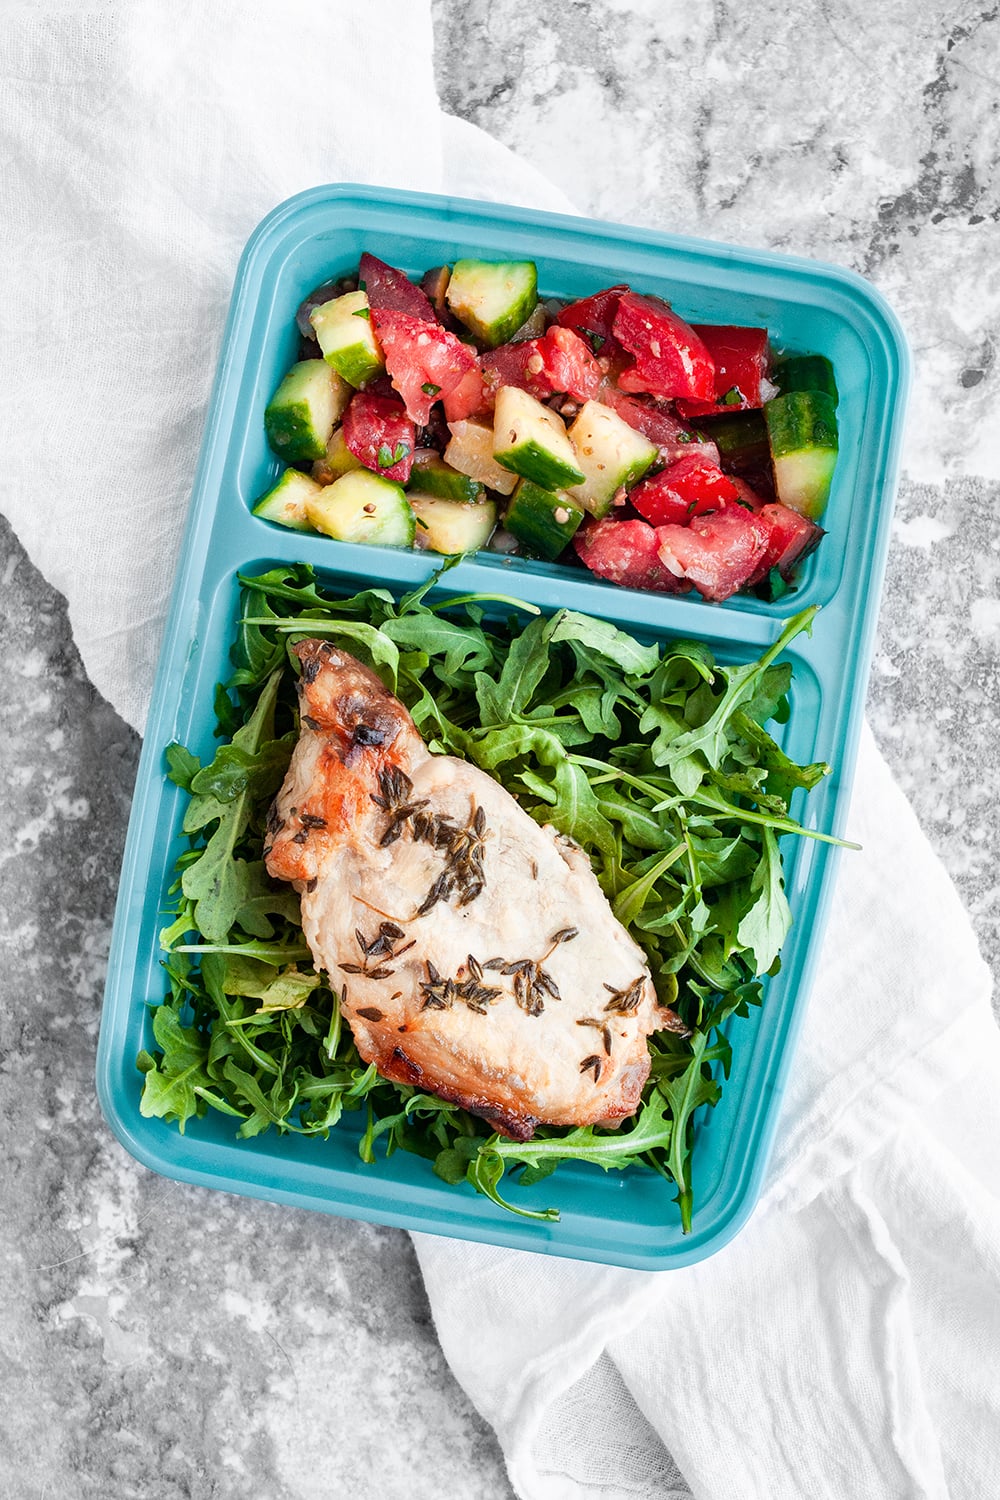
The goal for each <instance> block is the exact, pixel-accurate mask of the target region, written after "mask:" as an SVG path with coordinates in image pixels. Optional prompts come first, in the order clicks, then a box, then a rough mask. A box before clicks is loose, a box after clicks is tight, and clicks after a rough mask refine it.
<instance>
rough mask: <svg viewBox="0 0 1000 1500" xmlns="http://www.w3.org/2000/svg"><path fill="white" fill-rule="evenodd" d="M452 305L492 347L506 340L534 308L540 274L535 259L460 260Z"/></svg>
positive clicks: (451, 294) (453, 274)
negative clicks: (496, 261) (495, 261)
mask: <svg viewBox="0 0 1000 1500" xmlns="http://www.w3.org/2000/svg"><path fill="white" fill-rule="evenodd" d="M446 297H447V302H448V306H449V308H450V309H451V311H452V312H453V313H454V315H455V317H456V318H458V320H459V321H460V322H461V323H464V324H465V326H466V328H468V329H469V331H470V332H471V333H473V334H474V335H475V337H476V338H477V339H478V340H479V341H480V343H483V344H485V345H486V347H487V348H488V349H495V348H496V347H497V345H498V344H504V343H506V342H507V340H508V339H509V338H510V337H511V336H512V335H513V334H515V333H516V332H517V330H518V329H519V328H520V327H521V325H522V323H524V322H525V321H526V319H527V318H528V317H530V315H531V314H532V313H533V312H534V310H535V304H536V303H537V301H538V274H537V272H536V270H535V263H534V261H533V260H506V261H500V262H498V263H494V262H491V261H485V260H457V261H456V262H455V264H454V265H453V266H452V268H451V280H450V281H449V282H448V291H447V293H446Z"/></svg>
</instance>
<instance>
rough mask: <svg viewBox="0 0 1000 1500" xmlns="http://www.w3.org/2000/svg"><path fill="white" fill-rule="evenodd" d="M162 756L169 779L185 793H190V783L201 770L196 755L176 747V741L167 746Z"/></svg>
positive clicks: (179, 746)
mask: <svg viewBox="0 0 1000 1500" xmlns="http://www.w3.org/2000/svg"><path fill="white" fill-rule="evenodd" d="M163 754H164V757H165V759H166V762H167V776H168V777H169V779H170V780H171V781H172V782H173V783H174V785H175V786H179V787H181V788H182V789H183V790H184V791H185V792H187V791H190V789H191V782H192V781H193V780H194V778H195V776H197V774H198V772H199V771H200V770H201V761H200V760H199V759H198V757H197V755H192V754H191V752H190V750H185V748H184V746H183V745H178V743H177V741H176V740H174V742H173V743H172V744H170V745H168V746H167V748H166V750H165V751H164V752H163Z"/></svg>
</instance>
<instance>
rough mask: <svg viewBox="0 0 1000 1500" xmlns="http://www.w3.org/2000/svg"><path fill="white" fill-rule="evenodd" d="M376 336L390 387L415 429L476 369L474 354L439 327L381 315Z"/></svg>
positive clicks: (393, 314) (398, 315) (399, 315)
mask: <svg viewBox="0 0 1000 1500" xmlns="http://www.w3.org/2000/svg"><path fill="white" fill-rule="evenodd" d="M372 316H373V317H374V316H375V314H374V313H373V314H372ZM376 332H377V333H378V337H379V342H380V343H381V345H382V353H383V354H384V355H385V367H386V369H387V370H388V372H389V374H390V375H391V377H392V383H393V385H394V386H395V388H396V390H397V391H398V392H399V394H400V395H401V396H402V398H403V404H404V405H405V407H406V413H407V416H408V417H410V419H411V420H412V421H414V422H416V424H417V426H418V427H422V426H423V425H424V423H425V422H426V421H427V418H428V416H429V414H430V409H431V407H432V405H433V404H434V402H435V401H437V400H438V398H439V397H443V396H445V395H450V394H451V392H452V391H453V390H455V388H456V386H458V385H459V384H460V383H461V382H462V380H464V378H465V377H466V376H467V375H468V374H469V372H470V371H472V370H476V369H478V366H479V357H478V355H477V354H476V351H475V350H474V349H470V348H469V346H468V344H463V343H462V341H461V339H459V338H456V337H455V335H454V334H453V333H449V332H448V330H447V328H442V327H441V325H440V323H426V322H423V321H422V320H421V319H420V318H412V317H410V315H409V313H401V312H380V313H379V315H378V321H377V325H376Z"/></svg>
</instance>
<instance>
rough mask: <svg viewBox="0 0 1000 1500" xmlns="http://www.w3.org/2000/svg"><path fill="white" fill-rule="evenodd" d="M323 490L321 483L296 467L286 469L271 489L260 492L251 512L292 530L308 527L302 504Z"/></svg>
mask: <svg viewBox="0 0 1000 1500" xmlns="http://www.w3.org/2000/svg"><path fill="white" fill-rule="evenodd" d="M322 493H323V486H322V485H320V484H317V483H316V481H315V479H310V478H309V475H308V474H302V473H300V472H299V470H298V469H286V470H285V472H284V474H282V476H281V478H280V479H279V480H278V482H277V484H276V485H275V486H274V489H272V490H268V492H267V494H266V495H262V496H261V497H260V499H259V500H258V501H257V503H256V505H255V506H254V508H253V513H254V515H255V516H260V518H261V520H263V521H277V523H278V525H279V526H287V527H289V528H290V529H291V530H292V531H312V530H313V527H312V525H311V524H310V521H309V517H308V516H307V514H306V506H307V505H308V503H309V501H310V500H311V499H313V498H314V497H315V496H316V495H321V494H322Z"/></svg>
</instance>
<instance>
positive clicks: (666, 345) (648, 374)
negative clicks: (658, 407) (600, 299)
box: [612, 292, 715, 401]
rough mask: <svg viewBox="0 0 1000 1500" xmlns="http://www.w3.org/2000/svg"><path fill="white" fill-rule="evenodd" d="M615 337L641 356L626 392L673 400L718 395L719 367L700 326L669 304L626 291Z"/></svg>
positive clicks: (624, 384)
mask: <svg viewBox="0 0 1000 1500" xmlns="http://www.w3.org/2000/svg"><path fill="white" fill-rule="evenodd" d="M612 326H613V331H614V335H615V338H616V339H617V340H618V342H619V343H620V344H621V345H622V346H623V348H625V349H627V350H628V351H629V353H630V354H633V355H634V356H635V364H634V365H633V366H632V368H631V369H629V370H624V371H623V372H622V374H621V375H620V376H619V379H618V384H619V385H620V386H621V388H622V390H623V391H651V392H652V393H653V394H654V395H656V396H666V397H667V398H668V399H669V400H673V399H675V398H676V397H680V396H686V397H690V398H691V399H693V400H696V401H712V400H713V399H714V397H715V365H714V363H713V361H712V356H711V355H710V354H709V352H708V350H707V349H706V347H705V345H704V344H703V343H702V341H701V339H700V338H699V337H698V335H697V334H696V333H695V331H694V329H693V328H692V327H691V326H690V325H689V324H687V323H685V322H684V320H683V318H679V317H678V316H677V314H676V313H675V312H674V311H673V309H672V308H670V307H668V306H667V304H666V303H665V302H661V301H659V300H658V299H656V298H652V297H640V296H638V295H637V294H636V293H635V292H625V293H623V294H622V296H621V297H620V298H619V299H618V310H617V311H616V313H615V319H614V324H613V325H612Z"/></svg>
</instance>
